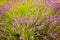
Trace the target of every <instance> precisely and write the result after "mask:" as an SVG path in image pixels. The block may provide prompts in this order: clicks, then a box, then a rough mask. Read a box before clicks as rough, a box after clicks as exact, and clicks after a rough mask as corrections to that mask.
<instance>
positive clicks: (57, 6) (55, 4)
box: [48, 0, 60, 10]
mask: <svg viewBox="0 0 60 40" xmlns="http://www.w3.org/2000/svg"><path fill="white" fill-rule="evenodd" d="M48 4H49V6H50V7H52V8H54V9H56V10H60V3H58V2H57V1H56V0H48Z"/></svg>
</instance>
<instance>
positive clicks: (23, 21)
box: [21, 16, 30, 24]
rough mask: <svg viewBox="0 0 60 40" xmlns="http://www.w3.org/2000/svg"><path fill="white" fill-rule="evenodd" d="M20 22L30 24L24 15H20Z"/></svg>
mask: <svg viewBox="0 0 60 40" xmlns="http://www.w3.org/2000/svg"><path fill="white" fill-rule="evenodd" d="M21 21H22V23H24V24H30V22H29V20H27V19H26V18H25V17H24V16H22V20H21Z"/></svg>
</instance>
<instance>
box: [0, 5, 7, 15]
mask: <svg viewBox="0 0 60 40" xmlns="http://www.w3.org/2000/svg"><path fill="white" fill-rule="evenodd" d="M6 12H7V10H6V9H5V8H4V7H3V6H0V16H4V15H5V14H6Z"/></svg>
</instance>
